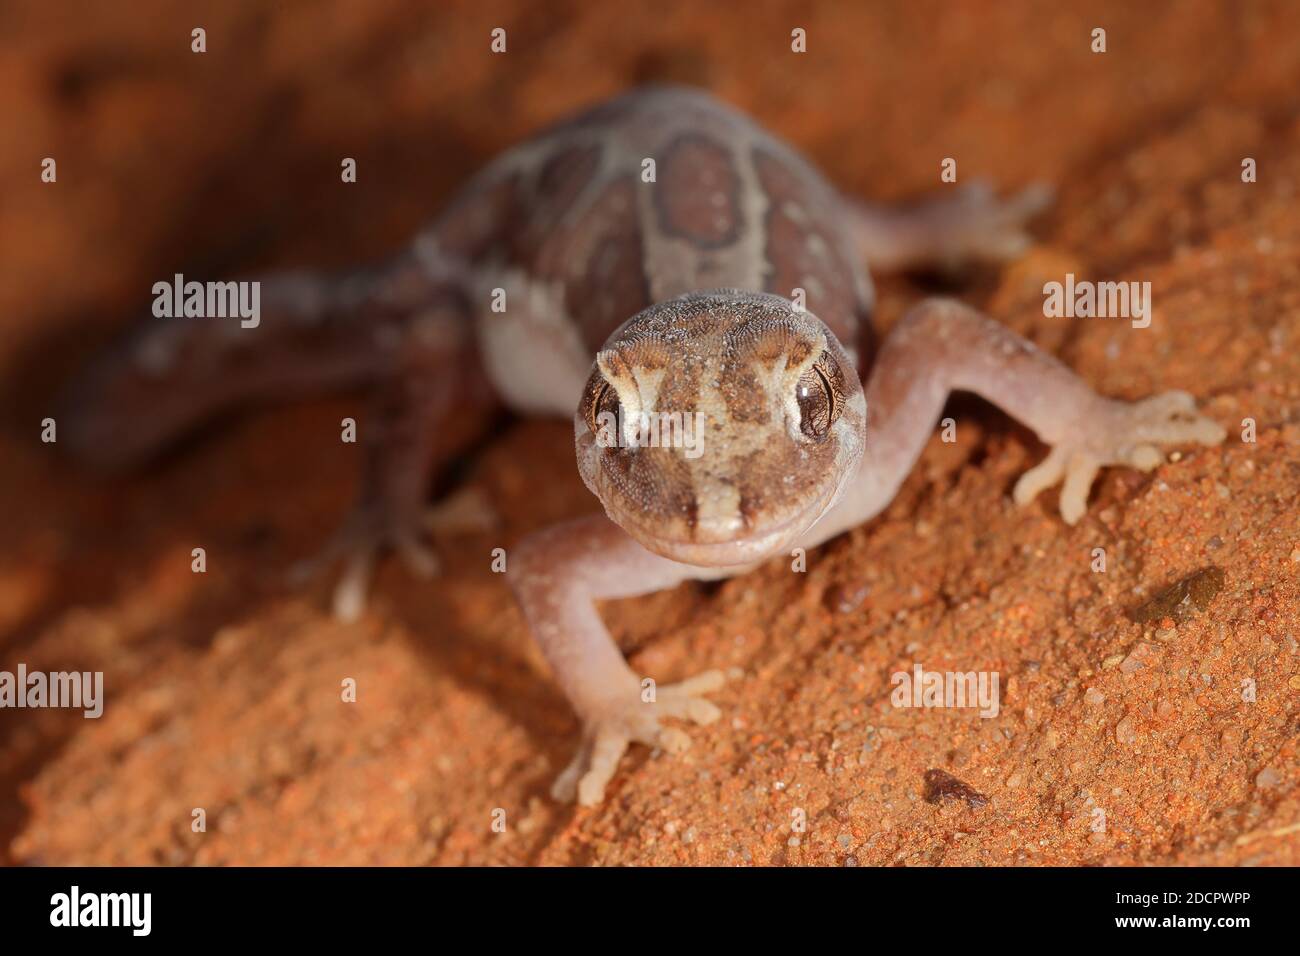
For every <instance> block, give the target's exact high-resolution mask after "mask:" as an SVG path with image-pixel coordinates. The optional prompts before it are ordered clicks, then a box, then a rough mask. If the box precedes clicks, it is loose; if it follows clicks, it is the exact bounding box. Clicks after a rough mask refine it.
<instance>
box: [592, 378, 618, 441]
mask: <svg viewBox="0 0 1300 956" xmlns="http://www.w3.org/2000/svg"><path fill="white" fill-rule="evenodd" d="M588 394H589V395H590V396H591V401H590V402H589V403H588V404H587V415H586V418H587V427H589V428H590V429H591V433H592V434H593V435H597V436H599V435H600V434H601V430H602V429H603V428H605V427H606V425H608V424H610V422H609V419H608V418H606V419H605V420H604V421H602V420H601V416H602V415H605V414H610V415H614V416H615V417H616V418H617V416H618V412H619V407H620V406H619V402H618V391H617V390H616V389H614V388H613V387H612V386H611V385H610V384H609V382H607V381H601V383H600V384H599V385H598V386H597V387H596V389H595V391H593V392H588ZM617 427H618V426H617V424H615V425H614V428H615V429H616V430H615V432H614V434H613V435H611V436H609V437H610V438H614V437H616V436H617Z"/></svg>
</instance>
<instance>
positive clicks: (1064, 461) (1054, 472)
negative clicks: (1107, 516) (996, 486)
mask: <svg viewBox="0 0 1300 956" xmlns="http://www.w3.org/2000/svg"><path fill="white" fill-rule="evenodd" d="M1227 435H1228V433H1227V431H1226V430H1225V429H1224V427H1223V426H1222V425H1220V424H1219V423H1218V422H1215V421H1213V420H1211V419H1209V418H1206V417H1205V416H1204V415H1201V414H1200V413H1199V412H1198V411H1197V410H1196V400H1195V399H1194V398H1193V397H1192V396H1191V395H1189V394H1188V393H1187V392H1182V391H1172V392H1164V393H1163V394H1160V395H1153V396H1151V397H1150V398H1145V399H1142V400H1140V401H1136V402H1120V401H1110V400H1107V401H1106V403H1105V408H1104V409H1103V411H1102V412H1101V413H1100V414H1099V415H1097V416H1096V417H1094V418H1092V419H1091V420H1090V422H1089V424H1088V426H1087V427H1086V428H1084V429H1081V430H1080V432H1079V433H1078V434H1077V435H1073V436H1071V437H1070V438H1069V439H1066V440H1064V441H1061V442H1059V443H1057V444H1056V445H1054V446H1053V447H1052V450H1051V451H1050V452H1049V453H1048V455H1047V457H1046V458H1045V459H1043V461H1041V462H1040V463H1039V464H1038V465H1036V466H1034V467H1033V468H1031V469H1030V470H1029V471H1027V472H1025V473H1024V474H1023V475H1021V476H1020V480H1019V481H1017V482H1016V486H1015V490H1014V491H1013V492H1012V497H1013V498H1014V499H1015V502H1016V504H1018V505H1026V504H1028V503H1029V502H1030V501H1033V499H1034V498H1036V497H1037V496H1038V493H1039V492H1040V491H1043V490H1045V489H1047V488H1050V487H1051V486H1052V485H1055V484H1056V483H1058V482H1061V483H1062V487H1061V501H1060V509H1061V517H1062V519H1064V521H1065V523H1066V524H1069V525H1074V524H1077V523H1078V522H1079V519H1081V518H1082V517H1083V515H1084V513H1085V512H1086V511H1087V510H1088V492H1089V491H1090V490H1091V489H1092V483H1093V481H1094V480H1095V479H1096V477H1097V473H1098V472H1099V471H1100V470H1101V468H1102V467H1103V466H1106V465H1123V466H1126V467H1129V468H1136V469H1138V470H1139V471H1151V470H1152V469H1154V468H1156V467H1157V466H1158V465H1161V464H1163V463H1164V460H1165V456H1164V453H1163V452H1162V451H1161V450H1160V446H1161V445H1181V444H1200V445H1218V444H1220V443H1221V442H1222V441H1223V440H1224V439H1225V438H1226V437H1227Z"/></svg>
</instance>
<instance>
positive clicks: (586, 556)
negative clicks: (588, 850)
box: [508, 515, 723, 806]
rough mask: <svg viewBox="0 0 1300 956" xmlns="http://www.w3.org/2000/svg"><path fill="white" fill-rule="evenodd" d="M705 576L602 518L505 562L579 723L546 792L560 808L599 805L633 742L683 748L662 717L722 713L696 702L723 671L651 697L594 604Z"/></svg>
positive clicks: (680, 735) (554, 532)
mask: <svg viewBox="0 0 1300 956" xmlns="http://www.w3.org/2000/svg"><path fill="white" fill-rule="evenodd" d="M702 574H706V572H703V571H702V569H700V568H696V567H692V566H690V565H685V564H679V563H678V562H675V561H670V560H668V559H667V558H662V557H659V556H658V555H655V554H651V553H650V552H649V551H647V550H646V549H645V548H643V547H641V545H639V544H637V543H636V542H635V541H634V540H632V538H631V537H629V536H628V535H627V533H626V532H624V531H623V530H622V529H620V528H619V527H618V526H617V525H615V524H614V523H613V522H611V521H610V520H609V519H608V518H606V517H604V516H603V515H593V516H591V517H587V518H579V519H577V520H575V521H571V522H568V523H567V524H562V525H557V526H555V527H552V528H548V529H546V530H544V531H541V532H539V533H537V534H535V535H532V536H531V537H529V538H527V539H525V540H524V542H523V543H521V544H520V545H519V546H518V547H517V548H516V549H514V552H513V553H512V554H511V555H510V558H509V571H508V577H509V580H510V583H511V586H512V587H513V589H514V592H515V596H516V598H517V599H518V601H519V605H520V607H521V608H522V609H523V612H524V617H525V618H526V620H527V622H528V625H529V627H530V629H531V630H532V633H533V636H534V637H535V638H536V640H537V642H538V644H539V645H540V646H541V648H542V652H543V653H544V654H545V655H546V659H547V661H548V662H549V663H550V665H551V669H552V670H553V671H554V673H555V676H556V679H557V680H558V681H559V684H560V687H561V688H562V689H563V690H564V693H565V696H567V697H568V699H569V702H570V703H571V704H572V705H573V708H574V710H575V711H577V713H578V716H579V718H580V719H581V720H582V727H583V729H582V743H581V744H580V746H579V748H578V753H577V755H576V756H575V757H574V759H573V762H572V763H571V764H570V765H569V766H568V768H567V769H566V770H565V771H564V772H563V773H562V774H560V776H559V777H558V778H557V779H556V781H555V785H554V787H553V788H552V791H551V793H552V796H554V797H555V798H556V799H557V800H563V801H566V802H567V801H571V800H573V799H574V798H575V797H576V798H577V800H578V803H580V804H582V805H583V806H593V805H595V804H597V803H599V802H600V801H601V800H602V799H603V797H604V795H605V787H606V785H607V784H608V783H609V780H610V778H611V777H612V776H613V775H614V771H615V769H616V768H617V767H618V762H619V760H620V759H621V758H622V756H623V754H624V752H625V751H626V750H627V748H628V746H629V744H631V743H632V742H637V743H643V744H646V745H647V746H650V747H662V748H663V749H664V750H667V751H669V752H673V753H676V752H679V751H681V750H682V749H684V748H685V747H686V746H687V745H688V743H689V738H688V737H687V735H686V734H685V732H683V731H682V730H679V729H676V728H671V727H663V726H662V725H661V724H660V721H661V720H662V719H664V718H681V719H685V720H691V721H694V722H695V723H698V724H707V723H711V722H712V721H714V720H717V718H718V716H719V711H718V708H717V707H715V706H714V705H713V704H712V703H710V702H709V701H707V700H704V699H703V698H702V697H701V696H700V695H702V694H705V693H708V692H709V691H712V690H716V689H717V688H719V687H721V686H722V684H723V675H722V673H721V672H720V671H716V670H711V671H706V672H705V673H703V674H699V675H697V676H696V677H693V678H690V679H687V680H685V681H683V682H681V683H680V684H670V685H667V686H662V687H658V688H656V689H655V692H654V693H653V694H648V693H647V692H645V691H643V688H642V683H641V678H639V677H638V676H637V675H636V674H635V673H633V671H632V669H631V668H630V667H628V665H627V662H626V661H625V660H624V659H623V655H622V653H620V651H619V649H618V647H617V646H616V645H615V644H614V641H613V639H612V638H611V637H610V635H609V632H608V631H607V630H606V629H605V625H604V624H603V623H602V622H601V619H600V615H599V614H597V612H596V607H595V604H594V602H595V601H598V600H604V599H611V598H623V597H634V596H636V595H640V594H648V593H650V592H653V591H659V590H662V589H664V588H669V587H672V586H674V585H676V584H679V583H681V582H682V581H685V580H687V579H688V578H694V577H699V576H701V575H702ZM713 576H718V575H717V574H715V575H713Z"/></svg>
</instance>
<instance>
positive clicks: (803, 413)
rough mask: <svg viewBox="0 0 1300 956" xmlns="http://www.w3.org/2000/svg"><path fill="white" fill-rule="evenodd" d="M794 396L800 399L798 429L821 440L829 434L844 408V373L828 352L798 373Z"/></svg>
mask: <svg viewBox="0 0 1300 956" xmlns="http://www.w3.org/2000/svg"><path fill="white" fill-rule="evenodd" d="M795 397H796V398H797V399H798V400H799V430H800V431H802V432H803V433H804V434H805V435H807V436H808V437H809V438H812V439H814V440H817V441H820V440H821V439H823V438H825V437H826V436H827V435H828V434H830V430H831V426H832V425H834V424H835V422H836V420H837V419H838V418H839V417H840V413H841V412H842V411H843V410H844V373H843V372H842V371H841V370H840V366H839V363H838V362H836V361H835V359H834V358H833V357H832V356H831V354H830V353H829V352H822V354H821V355H820V356H819V357H818V359H817V361H816V363H815V364H814V365H813V367H812V368H810V369H809V370H808V371H806V372H804V373H803V375H801V376H799V384H798V385H797V386H796V392H795Z"/></svg>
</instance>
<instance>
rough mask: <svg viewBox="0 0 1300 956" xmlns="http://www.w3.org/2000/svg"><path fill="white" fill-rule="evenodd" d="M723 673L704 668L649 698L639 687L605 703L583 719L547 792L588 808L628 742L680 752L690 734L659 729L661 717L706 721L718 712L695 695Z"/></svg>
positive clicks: (714, 687)
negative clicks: (574, 748)
mask: <svg viewBox="0 0 1300 956" xmlns="http://www.w3.org/2000/svg"><path fill="white" fill-rule="evenodd" d="M724 683H726V677H725V676H724V675H723V673H722V672H721V671H717V670H712V671H706V672H705V673H703V674H698V675H696V676H695V677H691V678H688V679H687V680H684V681H682V682H681V683H678V684H669V685H668V686H666V687H661V688H659V689H658V691H657V692H656V697H655V700H654V701H652V702H644V701H642V700H641V697H640V688H639V687H638V688H636V694H637V696H635V697H630V698H628V700H627V702H625V701H624V700H619V701H617V702H614V703H611V704H610V705H608V706H607V707H606V708H605V709H604V711H603V713H602V714H601V716H599V717H596V718H593V719H589V720H588V721H587V722H586V728H585V730H584V732H583V737H582V744H581V745H580V746H579V747H578V752H577V754H575V755H574V758H573V760H572V761H571V762H570V763H569V765H568V766H567V767H566V768H565V769H564V772H563V773H561V774H560V775H559V776H558V777H557V778H556V779H555V783H554V784H553V785H552V787H551V796H552V797H553V798H554V799H555V800H557V801H559V802H561V803H571V802H573V801H574V800H575V799H576V800H577V802H578V804H579V805H580V806H584V807H593V806H596V805H597V804H599V803H600V802H601V801H602V800H604V798H605V788H606V786H607V785H608V784H609V781H610V780H611V779H612V778H613V776H614V772H615V771H616V770H617V769H618V764H619V761H621V760H622V759H623V754H624V753H626V752H627V748H628V747H629V746H631V745H632V743H634V742H635V743H641V744H645V745H646V746H647V747H658V748H660V749H661V750H664V751H665V752H667V753H670V754H678V753H681V752H682V751H684V750H686V749H687V748H688V747H689V746H690V743H691V738H690V735H689V734H687V733H686V732H685V731H684V730H681V729H679V728H676V727H661V726H660V725H659V720H660V719H661V718H663V717H669V718H679V719H683V720H690V721H692V722H694V723H697V724H711V723H713V722H714V721H715V720H717V719H718V718H719V717H720V716H721V715H722V712H721V711H720V710H718V708H717V706H716V705H715V704H713V703H711V702H710V701H707V700H704V699H703V698H701V697H700V696H699V695H700V694H704V693H708V692H710V691H714V690H717V689H718V688H719V687H721V686H722V685H723V684H724Z"/></svg>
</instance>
